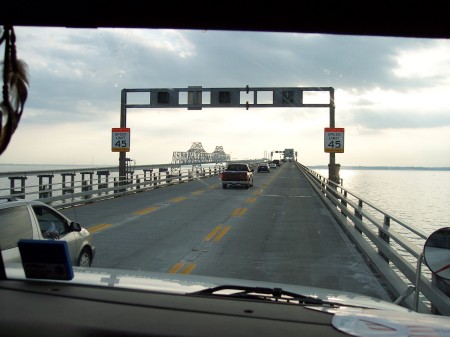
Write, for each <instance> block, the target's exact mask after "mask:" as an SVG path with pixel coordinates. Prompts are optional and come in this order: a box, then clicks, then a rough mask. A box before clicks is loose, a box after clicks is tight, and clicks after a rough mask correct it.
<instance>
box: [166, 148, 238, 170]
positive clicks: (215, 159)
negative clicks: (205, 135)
mask: <svg viewBox="0 0 450 337" xmlns="http://www.w3.org/2000/svg"><path fill="white" fill-rule="evenodd" d="M226 161H230V155H229V154H226V153H225V151H224V150H223V147H222V146H216V148H215V150H214V152H212V153H208V152H206V151H205V149H204V148H203V145H202V143H200V142H194V143H193V144H192V146H191V148H190V149H189V150H187V151H186V152H177V151H174V152H173V155H172V164H181V165H191V164H198V163H216V164H218V163H223V162H226Z"/></svg>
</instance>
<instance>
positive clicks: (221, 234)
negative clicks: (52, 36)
mask: <svg viewBox="0 0 450 337" xmlns="http://www.w3.org/2000/svg"><path fill="white" fill-rule="evenodd" d="M230 228H231V226H227V227H225V228H224V229H222V230H221V231H220V233H219V234H217V235H216V237H215V238H214V241H219V240H220V239H222V237H223V236H224V235H225V234H226V233H227V232H228V231H229V230H230Z"/></svg>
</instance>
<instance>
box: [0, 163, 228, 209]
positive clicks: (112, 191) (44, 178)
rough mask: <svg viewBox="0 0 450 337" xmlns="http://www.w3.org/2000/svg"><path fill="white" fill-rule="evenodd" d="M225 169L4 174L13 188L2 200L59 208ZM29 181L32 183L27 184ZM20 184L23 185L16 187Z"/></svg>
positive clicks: (105, 169)
mask: <svg viewBox="0 0 450 337" xmlns="http://www.w3.org/2000/svg"><path fill="white" fill-rule="evenodd" d="M223 169H224V166H223V165H215V166H209V167H202V166H198V167H190V168H187V167H185V168H182V167H180V165H158V166H151V167H149V166H142V167H134V168H133V171H132V172H129V174H128V175H127V176H126V177H120V176H119V175H118V168H117V167H102V168H97V169H86V168H84V169H79V170H52V171H50V172H49V171H35V172H10V173H2V174H1V176H0V178H8V179H9V180H10V186H9V187H5V185H6V184H5V183H3V187H2V188H0V199H26V200H39V201H42V202H45V203H47V204H51V205H52V206H53V207H55V208H57V209H60V208H67V207H71V206H75V205H80V204H85V203H91V202H95V201H100V200H105V199H111V198H116V197H120V196H123V195H127V194H132V193H138V192H142V191H147V190H151V189H155V188H161V187H166V186H170V185H173V184H178V183H184V182H189V181H193V180H195V179H201V178H204V177H211V176H215V175H219V174H220V172H222V171H223ZM55 175H56V177H55ZM94 175H97V178H94ZM80 176H81V179H79V178H78V177H80ZM67 177H69V180H66V178H67ZM75 177H77V178H78V179H75ZM28 178H30V181H29V183H28V184H26V185H25V181H27V180H28ZM56 178H57V179H56ZM17 181H19V182H20V186H16V185H14V183H15V182H17Z"/></svg>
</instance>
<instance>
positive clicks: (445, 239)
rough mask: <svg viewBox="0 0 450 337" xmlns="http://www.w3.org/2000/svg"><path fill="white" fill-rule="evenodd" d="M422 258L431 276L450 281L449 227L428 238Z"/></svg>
mask: <svg viewBox="0 0 450 337" xmlns="http://www.w3.org/2000/svg"><path fill="white" fill-rule="evenodd" d="M423 256H424V261H425V264H426V265H427V267H428V268H430V271H431V272H432V273H433V274H435V275H437V276H439V277H441V278H443V279H446V280H450V227H444V228H441V229H438V230H437V231H435V232H434V233H432V234H431V235H430V236H429V237H428V239H427V241H426V242H425V245H424V247H423Z"/></svg>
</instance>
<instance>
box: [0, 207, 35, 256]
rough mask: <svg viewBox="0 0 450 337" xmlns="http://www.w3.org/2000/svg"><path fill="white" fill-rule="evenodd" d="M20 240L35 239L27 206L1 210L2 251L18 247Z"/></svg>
mask: <svg viewBox="0 0 450 337" xmlns="http://www.w3.org/2000/svg"><path fill="white" fill-rule="evenodd" d="M20 239H33V229H32V227H31V218H30V213H29V211H28V208H27V206H18V207H11V208H4V209H0V246H1V248H2V250H5V249H11V248H15V247H17V242H19V240H20Z"/></svg>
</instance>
